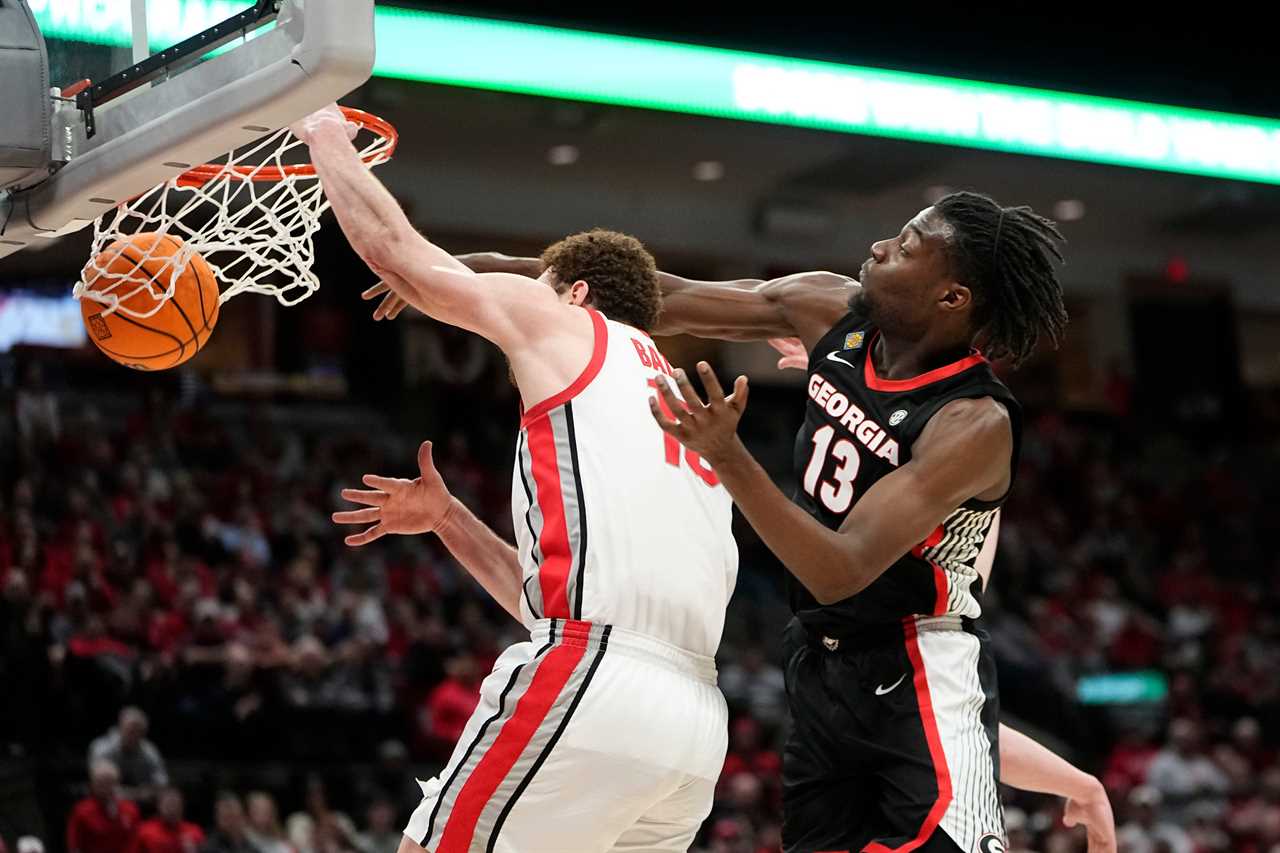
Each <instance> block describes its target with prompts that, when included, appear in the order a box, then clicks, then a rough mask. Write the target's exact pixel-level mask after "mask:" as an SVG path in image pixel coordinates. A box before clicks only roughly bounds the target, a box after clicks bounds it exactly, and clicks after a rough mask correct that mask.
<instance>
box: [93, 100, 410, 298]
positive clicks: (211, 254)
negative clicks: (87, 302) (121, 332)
mask: <svg viewBox="0 0 1280 853" xmlns="http://www.w3.org/2000/svg"><path fill="white" fill-rule="evenodd" d="M345 112H346V113H347V115H348V118H351V119H354V121H355V122H356V123H357V124H359V125H361V126H362V127H365V128H368V127H369V125H370V124H373V123H376V126H375V130H374V132H373V136H374V137H375V138H374V139H373V140H372V141H370V142H368V143H367V144H364V145H363V147H362V148H361V151H360V156H361V159H362V160H363V161H364V162H365V164H366V165H369V166H375V165H377V164H379V163H383V162H386V160H388V159H389V158H390V156H391V153H392V151H393V150H394V148H395V136H394V131H393V130H391V129H390V128H389V126H388V125H386V124H385V123H384V122H381V120H379V119H375V118H373V117H372V116H365V114H362V113H358V112H357V111H354V110H345ZM359 116H365V117H366V118H367V119H370V120H371V121H362V120H361V118H359ZM384 131H389V132H384ZM365 132H367V131H362V133H365ZM305 154H306V147H305V146H304V145H303V143H302V142H301V141H300V140H298V138H297V137H295V136H294V135H293V134H292V133H290V132H289V130H288V129H287V128H285V129H281V130H278V131H276V132H275V133H272V134H270V135H268V136H265V137H263V138H262V139H260V140H258V141H257V142H254V143H252V144H250V145H248V146H245V147H243V148H240V149H237V150H236V151H233V152H231V153H230V154H228V155H227V158H226V162H224V163H216V164H209V165H206V166H204V167H201V168H199V169H196V170H192V171H191V172H187V173H184V174H183V175H180V176H178V177H176V178H173V179H171V180H169V181H166V182H165V183H163V184H160V185H159V186H157V187H155V188H153V189H151V190H149V191H148V192H146V193H143V194H142V195H140V196H138V197H137V198H134V199H131V200H129V201H127V202H124V203H123V204H121V205H120V206H118V207H116V208H115V209H114V210H112V211H110V212H108V213H105V214H103V215H102V216H101V217H99V218H98V220H97V221H96V222H95V223H94V227H93V247H92V250H91V256H90V260H89V263H88V264H86V265H85V267H84V269H83V271H82V272H81V275H80V281H78V282H77V283H76V286H75V289H74V294H75V296H76V298H77V299H92V300H94V301H96V302H99V303H101V304H102V305H103V306H105V307H104V309H103V312H102V313H104V314H105V313H110V312H112V311H120V312H121V313H123V314H128V315H130V316H132V317H136V318H143V317H150V316H151V315H153V314H155V313H156V312H157V311H159V310H160V309H161V307H163V305H164V303H165V302H166V301H168V300H169V299H170V298H172V297H173V294H174V291H175V288H176V286H177V283H178V280H179V279H180V278H181V277H182V276H183V274H184V273H185V272H186V271H187V268H188V264H189V263H190V261H191V258H192V255H193V254H198V255H200V256H201V257H203V258H204V260H205V261H206V262H207V263H208V265H209V267H210V269H211V270H212V271H213V273H214V275H215V276H216V277H217V280H218V284H219V286H220V289H221V295H220V296H219V299H218V302H219V304H221V303H223V302H226V301H227V300H228V299H230V298H231V297H233V296H235V295H237V294H240V293H245V292H253V293H261V294H265V295H268V296H274V297H275V298H276V300H277V301H279V302H280V303H281V304H282V305H296V304H297V303H298V302H301V301H302V300H303V299H306V298H307V297H308V296H310V295H311V294H312V293H314V292H315V291H316V290H317V289H318V288H319V280H318V279H317V277H316V275H315V273H314V272H312V269H311V267H312V261H313V260H314V258H315V247H314V245H313V242H312V237H313V236H314V235H315V232H316V231H317V230H318V229H319V227H320V215H321V214H322V213H324V212H325V210H327V209H328V207H329V202H328V200H327V199H326V198H325V196H324V192H323V189H322V188H321V186H320V181H319V179H318V178H317V177H316V175H315V172H314V170H312V169H311V168H310V167H309V166H306V167H304V168H301V169H299V161H300V159H302V158H304V156H305ZM291 161H292V162H291ZM303 162H305V161H303ZM150 234H156V235H164V236H167V237H168V238H170V239H169V240H165V239H159V238H152V237H150V236H148V237H147V238H145V239H139V235H150ZM175 244H176V245H175Z"/></svg>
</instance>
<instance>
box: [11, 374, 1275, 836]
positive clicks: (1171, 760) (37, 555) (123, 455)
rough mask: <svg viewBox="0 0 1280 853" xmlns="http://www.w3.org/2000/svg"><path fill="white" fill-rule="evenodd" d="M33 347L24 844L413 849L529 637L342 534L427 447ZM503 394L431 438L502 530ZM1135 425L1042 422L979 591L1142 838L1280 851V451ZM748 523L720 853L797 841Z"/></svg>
mask: <svg viewBox="0 0 1280 853" xmlns="http://www.w3.org/2000/svg"><path fill="white" fill-rule="evenodd" d="M32 368H33V369H30V370H28V371H26V372H24V373H23V374H22V378H21V380H20V381H19V382H18V384H17V387H16V388H15V389H12V394H11V401H10V405H9V406H8V410H7V413H6V415H5V417H4V419H3V422H2V423H0V454H2V457H0V683H3V684H5V685H10V686H12V685H21V688H20V689H8V690H7V691H6V692H7V693H8V694H9V695H8V696H6V699H5V701H3V702H0V766H4V765H5V764H6V763H7V764H8V765H10V766H18V767H25V768H29V770H30V773H29V775H30V777H31V778H33V779H35V780H37V783H38V784H36V785H34V786H33V787H34V789H35V790H34V792H33V793H32V795H31V796H32V798H33V800H34V803H35V805H34V807H33V808H32V809H31V810H30V812H29V814H28V817H26V818H25V819H24V821H25V822H22V821H16V820H12V819H10V820H7V821H5V820H4V819H2V818H0V850H6V851H13V850H28V851H34V850H36V849H41V850H50V851H54V850H60V849H68V850H74V851H78V853H91V851H92V853H99V851H101V853H113V851H127V853H133V851H138V853H150V851H157V852H158V851H162V850H163V851H169V850H183V851H198V850H209V851H254V852H255V853H285V852H286V851H290V852H291V853H375V852H376V853H393V851H394V850H395V849H396V845H397V844H398V842H399V837H400V836H399V833H400V829H401V828H402V826H403V821H404V820H405V819H406V818H407V815H408V812H409V811H410V810H411V809H412V808H413V807H414V805H416V802H417V800H418V798H419V796H420V794H419V791H418V788H417V786H416V785H415V783H414V778H415V776H416V777H419V778H426V777H427V776H429V775H431V774H432V773H434V772H435V770H436V769H437V768H438V767H439V766H440V764H441V763H442V762H443V760H444V759H445V758H446V757H447V756H448V753H449V751H450V749H451V747H452V744H453V742H454V741H455V740H456V739H457V737H458V736H459V734H460V732H461V730H462V726H463V724H464V722H465V720H466V719H467V717H468V715H469V714H470V712H471V710H472V708H473V707H474V705H475V703H476V700H477V690H478V684H479V680H480V678H482V677H483V675H484V673H486V672H487V671H488V669H489V667H490V666H491V664H492V662H493V660H494V658H495V657H496V655H497V653H498V651H499V650H501V649H502V648H503V647H504V646H505V645H506V644H508V643H510V642H512V641H514V640H516V639H518V638H519V636H520V627H519V626H518V625H517V624H516V623H515V622H513V621H512V620H511V619H510V617H508V616H507V615H506V614H505V613H503V612H502V611H501V610H500V609H499V608H498V607H496V606H495V605H494V604H493V603H492V602H490V601H489V600H488V599H487V597H486V596H485V595H484V593H483V592H482V591H481V590H480V589H479V587H477V586H476V585H475V584H473V583H472V582H471V581H470V580H469V579H468V578H466V577H465V575H464V574H463V573H462V572H461V571H460V570H459V569H458V567H457V566H455V565H454V564H453V563H452V561H451V560H450V559H449V558H448V557H447V555H446V554H445V553H444V552H443V551H442V549H441V548H440V546H439V544H438V542H437V541H436V540H435V539H434V538H433V537H418V538H415V539H406V538H396V539H393V540H391V541H386V540H384V541H382V542H379V543H376V544H375V545H371V546H368V547H366V548H362V549H350V548H347V547H346V546H344V545H343V543H342V536H343V535H344V534H345V533H348V532H350V531H344V530H341V529H339V528H337V527H335V526H334V525H333V524H332V523H331V522H330V521H329V518H328V516H329V514H330V513H331V512H332V511H333V510H335V509H340V508H343V502H342V501H341V499H340V497H339V495H338V492H339V490H340V489H341V488H343V487H345V486H353V485H356V484H358V483H359V481H360V477H361V475H363V474H365V473H370V472H372V473H380V474H388V475H392V476H412V471H413V469H412V466H413V459H414V448H416V444H417V441H418V440H420V439H421V438H422V437H424V436H423V435H421V434H419V433H416V432H414V431H412V430H409V429H406V428H404V427H403V425H399V424H395V423H393V422H391V421H389V420H388V416H387V415H386V414H385V413H383V412H378V411H373V410H368V409H363V408H357V407H354V406H346V405H339V404H328V405H319V404H309V403H302V402H297V403H292V404H274V405H271V406H267V405H265V404H254V403H246V402H236V401H229V400H225V399H220V398H217V397H215V396H212V395H210V394H209V392H208V391H207V389H203V388H200V387H187V386H175V385H168V386H165V390H163V391H161V390H155V389H153V390H152V391H150V392H147V393H142V392H138V393H126V392H121V391H119V390H113V391H112V393H110V394H108V393H105V391H104V393H102V394H99V395H95V394H93V393H90V392H85V391H80V392H75V393H72V392H69V391H66V390H63V389H58V388H53V387H51V386H52V385H54V384H56V383H46V382H45V381H43V379H42V378H41V376H40V375H39V371H38V368H37V366H36V365H32ZM471 384H472V385H473V386H474V384H475V383H471ZM498 384H499V383H485V386H486V388H485V393H484V394H475V395H472V396H468V395H467V394H463V393H458V394H454V393H452V392H450V397H449V407H448V409H449V413H448V416H447V417H445V418H444V419H443V420H441V421H439V422H437V423H435V424H433V425H432V427H431V429H432V430H433V432H432V433H431V435H432V437H434V438H436V441H437V452H436V462H437V465H438V466H439V467H440V469H441V472H442V474H443V476H444V478H445V481H446V482H447V483H448V484H449V486H450V488H451V489H452V490H453V491H454V492H455V493H456V494H457V495H458V496H459V497H460V498H461V499H462V500H463V501H464V502H465V503H467V504H468V505H469V506H471V507H472V508H473V509H475V510H476V511H477V514H479V515H481V516H482V517H483V518H485V519H486V520H488V521H489V522H490V523H491V524H492V525H493V526H494V527H495V528H496V529H497V530H498V531H499V532H500V533H502V534H504V535H509V531H510V517H509V513H508V497H509V487H510V486H509V484H510V479H509V478H510V473H509V468H508V465H509V464H510V460H511V455H512V441H511V437H512V436H513V435H514V428H515V416H516V406H515V401H514V399H513V397H512V395H511V392H510V391H509V389H505V388H503V389H502V390H501V391H499V392H497V393H494V392H493V390H492V389H493V388H494V387H497V385H498ZM107 390H110V389H107ZM752 405H753V414H749V415H748V418H747V419H746V420H747V421H752V420H753V416H754V418H755V423H754V424H753V425H752V426H751V432H750V434H749V435H748V436H747V437H748V440H749V443H751V444H752V446H753V448H754V449H756V450H757V451H758V452H759V454H760V456H761V457H762V458H763V459H764V460H765V461H766V464H768V465H769V467H771V468H772V469H774V473H776V474H777V475H778V476H779V477H780V478H782V477H785V476H786V473H787V472H786V467H785V466H786V464H787V459H788V456H789V444H790V440H791V437H792V432H791V430H793V429H794V426H795V421H796V420H797V419H798V414H799V407H800V398H799V395H798V393H796V392H794V391H792V390H784V389H775V390H773V391H769V390H767V389H765V390H762V392H761V393H758V394H757V393H755V392H753V399H752ZM744 423H745V422H744ZM1134 423H1135V422H1134V421H1132V420H1131V419H1128V420H1115V419H1111V418H1107V417H1097V418H1067V417H1064V416H1061V415H1057V414H1042V415H1039V416H1037V417H1035V418H1033V419H1031V421H1030V423H1029V424H1028V428H1027V436H1026V441H1025V446H1024V452H1023V460H1022V464H1021V468H1020V471H1019V476H1018V482H1017V486H1016V489H1015V497H1014V499H1013V501H1012V503H1011V505H1010V506H1009V507H1008V509H1007V511H1006V514H1005V519H1004V528H1003V532H1002V537H1003V538H1002V549H1001V554H1000V557H999V559H998V561H997V564H996V569H995V573H994V575H993V589H992V591H991V593H990V595H989V597H988V601H987V610H988V619H987V621H988V628H989V630H990V631H991V633H992V636H993V641H994V643H995V647H996V649H997V654H998V660H999V665H1000V677H1001V690H1002V701H1003V703H1004V709H1005V711H1006V712H1007V713H1008V714H1011V715H1013V716H1014V718H1016V719H1017V720H1018V721H1019V722H1020V723H1022V724H1024V725H1025V726H1026V727H1028V728H1029V729H1030V730H1031V731H1032V732H1033V733H1038V734H1041V735H1042V736H1043V737H1045V738H1047V739H1048V742H1049V743H1051V744H1052V745H1054V746H1055V747H1057V748H1059V749H1062V750H1065V751H1066V752H1067V753H1068V754H1069V755H1070V756H1071V757H1072V758H1073V759H1074V760H1076V761H1077V762H1078V763H1081V764H1082V765H1083V766H1085V767H1086V768H1087V769H1089V770H1090V771H1091V772H1094V773H1096V774H1097V775H1099V777H1100V778H1102V779H1103V780H1104V782H1105V783H1106V785H1107V787H1108V790H1109V791H1110V793H1111V796H1112V800H1113V803H1114V805H1115V807H1116V811H1117V819H1118V821H1119V822H1120V824H1121V830H1120V832H1121V849H1122V850H1125V851H1131V853H1156V851H1170V853H1209V851H1237V852H1238V853H1280V763H1277V761H1276V750H1275V733H1276V726H1275V717H1276V710H1277V707H1278V705H1277V701H1278V699H1280V680H1278V679H1276V678H1275V677H1274V673H1275V672H1277V671H1278V665H1280V617H1278V616H1277V614H1280V571H1278V570H1280V553H1278V552H1275V551H1274V550H1273V549H1268V548H1264V547H1263V544H1264V543H1263V536H1264V535H1265V534H1266V531H1267V530H1268V529H1269V525H1267V524H1266V523H1265V522H1266V520H1267V518H1268V516H1269V515H1274V513H1275V508H1276V507H1277V506H1280V493H1277V489H1276V488H1275V484H1276V483H1277V482H1280V478H1277V477H1276V476H1275V472H1276V469H1277V462H1278V456H1277V445H1276V443H1275V442H1252V441H1238V442H1230V443H1228V442H1222V441H1219V440H1215V439H1205V438H1199V437H1191V438H1187V437H1179V436H1178V435H1176V434H1174V433H1173V432H1171V431H1167V430H1160V429H1154V430H1151V431H1148V430H1147V429H1141V430H1139V429H1138V428H1137V427H1136V426H1135V425H1134ZM741 541H742V551H743V562H742V575H741V581H740V584H739V590H738V593H737V595H736V597H735V602H734V605H733V607H732V609H731V613H730V619H729V623H728V628H727V632H726V640H725V644H724V647H723V649H722V654H721V656H720V680H721V685H722V687H723V689H724V692H725V694H726V696H727V697H728V700H729V703H730V708H731V717H732V721H731V732H730V738H731V747H730V753H729V756H728V758H727V760H726V763H725V768H724V773H723V776H722V778H721V781H720V785H719V788H718V796H717V803H716V806H715V809H714V811H713V813H712V815H711V816H710V818H709V819H708V821H707V823H706V825H705V827H704V831H703V832H702V834H701V835H700V837H699V839H698V842H697V846H696V847H695V849H696V850H699V851H706V853H712V852H714V853H776V851H779V850H780V847H779V832H780V813H781V810H780V785H779V771H780V766H781V759H780V753H781V741H782V738H783V737H784V735H785V727H786V719H787V708H786V697H785V693H784V691H783V687H782V674H781V671H780V669H779V667H778V663H777V661H776V650H777V644H776V643H774V642H773V641H772V638H775V637H776V636H777V631H778V630H779V629H780V628H781V625H782V623H783V621H784V620H785V617H786V613H785V606H784V605H783V603H782V599H781V597H780V594H779V589H780V583H779V572H780V569H779V568H778V566H777V564H776V563H775V562H774V561H772V559H771V558H769V557H768V555H767V553H766V552H764V551H763V549H762V548H761V547H760V545H759V543H758V542H756V541H755V540H754V539H753V537H752V536H751V535H750V533H749V531H747V530H745V529H743V530H742V538H741ZM1136 670H1154V671H1159V672H1161V673H1164V674H1165V676H1166V677H1167V683H1168V695H1167V697H1166V698H1165V699H1164V700H1162V701H1155V702H1151V703H1147V704H1143V705H1126V706H1114V707H1113V706H1089V705H1082V704H1080V703H1078V702H1077V701H1076V685H1077V680H1078V679H1079V678H1080V677H1081V676H1082V675H1088V674H1098V673H1107V672H1129V671H1136ZM1006 795H1007V798H1006V803H1007V815H1006V817H1007V823H1008V829H1009V835H1010V847H1009V849H1010V851H1011V853H1012V851H1020V852H1021V853H1026V851H1041V853H1068V852H1069V851H1079V850H1083V842H1082V838H1081V837H1080V836H1079V834H1077V833H1076V832H1072V831H1068V830H1066V829H1064V828H1062V827H1061V825H1060V820H1059V817H1060V813H1061V804H1060V803H1057V802H1055V801H1053V800H1051V799H1049V798H1043V797H1037V796H1027V795H1023V794H1019V793H1016V792H1012V791H1006ZM3 812H4V810H3V809H0V815H2V814H3ZM19 823H21V825H19ZM20 838H21V840H19V839H20ZM6 843H7V845H8V846H7V847H5V846H4V845H5V844H6ZM36 845H39V847H38V848H37V846H36Z"/></svg>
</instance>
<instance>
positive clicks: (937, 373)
mask: <svg viewBox="0 0 1280 853" xmlns="http://www.w3.org/2000/svg"><path fill="white" fill-rule="evenodd" d="M879 335H880V330H879V329H877V330H876V331H875V332H874V333H873V334H872V335H871V342H870V343H868V344H867V355H866V361H865V362H864V363H863V368H862V374H863V377H864V378H865V379H866V382H867V387H868V388H871V389H874V390H876V391H913V390H915V389H916V388H923V387H924V386H926V385H930V384H932V383H934V382H939V381H941V380H943V379H946V378H948V377H951V376H955V375H956V374H957V373H960V372H961V371H964V370H968V369H969V368H970V367H973V366H974V365H975V364H986V362H987V359H986V358H985V357H984V356H983V355H982V353H980V352H977V351H976V350H975V351H974V352H973V353H971V354H970V355H967V356H965V357H964V358H962V359H960V360H959V361H953V362H951V363H950V364H946V365H943V366H942V367H936V368H934V369H933V370H930V371H929V372H928V373H921V374H920V375H919V376H912V377H911V378H910V379H881V378H880V377H879V376H876V366H875V364H873V362H874V361H875V359H874V358H872V357H871V354H872V347H874V346H875V343H876V338H877V337H879Z"/></svg>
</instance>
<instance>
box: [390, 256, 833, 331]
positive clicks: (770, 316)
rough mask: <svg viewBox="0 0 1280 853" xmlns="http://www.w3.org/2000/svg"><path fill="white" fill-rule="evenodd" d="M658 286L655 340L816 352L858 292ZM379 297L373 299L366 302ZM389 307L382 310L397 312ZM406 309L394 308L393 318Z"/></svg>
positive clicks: (478, 265) (490, 259) (820, 284)
mask: <svg viewBox="0 0 1280 853" xmlns="http://www.w3.org/2000/svg"><path fill="white" fill-rule="evenodd" d="M457 260H458V261H460V262H461V263H464V264H466V265H467V266H468V267H470V268H471V269H473V270H475V271H477V272H506V273H519V274H521V275H527V276H537V275H538V274H539V273H541V271H542V262H541V261H539V260H538V259H537V258H515V257H511V256H510V255H503V254H500V253H498V252H477V253H475V254H471V255H459V256H458V258H457ZM658 284H659V286H660V287H661V289H662V315H661V316H660V317H659V318H658V325H657V327H656V328H655V329H654V330H653V332H654V334H656V335H677V334H686V335H694V336H696V337H699V338H718V339H720V340H726V341H759V340H765V339H766V338H783V337H797V338H800V339H801V340H802V341H804V344H805V347H806V348H812V347H813V345H814V344H816V343H817V342H818V339H819V338H821V337H822V336H823V335H825V334H826V333H827V331H828V330H830V329H831V327H832V326H834V325H835V324H836V322H838V321H839V320H840V318H841V317H843V316H844V315H845V313H846V312H847V311H848V303H849V295H850V288H853V287H857V286H858V284H857V282H855V281H854V280H853V279H851V278H849V277H848V276H844V275H839V274H838V273H832V272H802V273H796V274H794V275H788V276H783V277H782V278H775V279H770V280H765V279H758V278H748V279H739V280H736V281H698V280H695V279H689V278H683V277H681V276H678V275H672V274H671V273H666V272H659V273H658ZM377 295H379V293H369V294H366V298H372V297H373V296H377ZM389 303H390V300H388V301H387V303H384V305H387V307H389V308H390V307H394V305H392V304H389ZM402 308H403V306H402V305H401V306H399V308H396V309H395V313H397V314H398V313H399V311H400V309H402ZM383 313H384V315H386V312H383ZM375 316H376V315H375ZM390 316H394V314H391V315H390Z"/></svg>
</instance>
